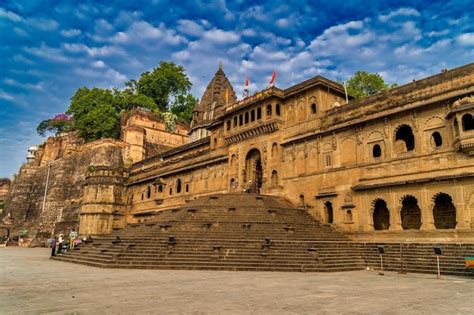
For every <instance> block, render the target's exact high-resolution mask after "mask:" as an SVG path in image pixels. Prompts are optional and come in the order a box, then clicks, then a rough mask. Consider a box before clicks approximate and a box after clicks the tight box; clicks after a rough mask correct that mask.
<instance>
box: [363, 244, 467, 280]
mask: <svg viewBox="0 0 474 315" xmlns="http://www.w3.org/2000/svg"><path fill="white" fill-rule="evenodd" d="M380 245H382V246H384V249H385V254H383V265H384V270H389V271H397V272H399V271H400V270H401V269H403V271H404V272H409V273H412V272H417V273H432V274H436V273H437V266H436V265H437V262H436V255H435V254H434V252H433V246H440V247H441V248H442V251H443V252H442V255H441V256H440V269H441V275H455V276H473V274H472V273H469V272H468V271H467V270H466V268H465V265H464V257H465V256H473V255H474V244H472V243H441V244H440V243H436V244H434V243H427V242H425V243H387V242H385V243H373V242H370V243H360V244H359V248H360V253H361V255H362V256H363V258H364V260H365V262H366V264H367V266H368V267H369V268H373V269H376V270H379V269H380V256H379V253H378V249H377V247H378V246H380Z"/></svg>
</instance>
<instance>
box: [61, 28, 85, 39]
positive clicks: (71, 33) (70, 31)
mask: <svg viewBox="0 0 474 315" xmlns="http://www.w3.org/2000/svg"><path fill="white" fill-rule="evenodd" d="M60 33H61V35H62V36H64V37H68V38H71V37H76V36H79V35H81V34H82V32H81V30H79V29H77V28H72V29H68V30H61V32H60Z"/></svg>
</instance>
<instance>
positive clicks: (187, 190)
mask: <svg viewBox="0 0 474 315" xmlns="http://www.w3.org/2000/svg"><path fill="white" fill-rule="evenodd" d="M185 187H186V192H187V193H188V192H189V184H186V186H185Z"/></svg>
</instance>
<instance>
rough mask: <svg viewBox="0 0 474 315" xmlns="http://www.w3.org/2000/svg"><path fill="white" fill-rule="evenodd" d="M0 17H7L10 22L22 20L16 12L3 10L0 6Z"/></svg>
mask: <svg viewBox="0 0 474 315" xmlns="http://www.w3.org/2000/svg"><path fill="white" fill-rule="evenodd" d="M0 18H5V19H8V20H10V21H12V22H21V21H23V20H24V19H23V18H22V17H21V16H19V15H18V14H16V13H13V12H11V11H7V10H5V9H4V8H0Z"/></svg>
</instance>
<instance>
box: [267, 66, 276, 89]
mask: <svg viewBox="0 0 474 315" xmlns="http://www.w3.org/2000/svg"><path fill="white" fill-rule="evenodd" d="M276 75H277V72H276V69H275V70H273V74H272V78H271V79H270V82H269V83H268V87H272V86H273V85H274V84H275V78H276Z"/></svg>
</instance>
